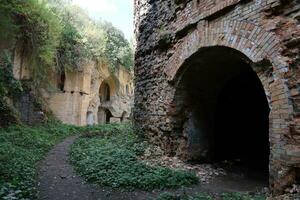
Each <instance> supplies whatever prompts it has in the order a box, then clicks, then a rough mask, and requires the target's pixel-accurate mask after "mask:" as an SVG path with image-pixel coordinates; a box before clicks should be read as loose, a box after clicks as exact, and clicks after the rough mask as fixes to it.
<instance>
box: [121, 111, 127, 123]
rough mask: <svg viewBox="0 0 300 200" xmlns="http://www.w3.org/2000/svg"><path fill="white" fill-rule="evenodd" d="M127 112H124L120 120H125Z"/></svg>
mask: <svg viewBox="0 0 300 200" xmlns="http://www.w3.org/2000/svg"><path fill="white" fill-rule="evenodd" d="M126 114H127V112H123V113H122V116H121V119H120V121H121V122H124V120H125V118H126Z"/></svg>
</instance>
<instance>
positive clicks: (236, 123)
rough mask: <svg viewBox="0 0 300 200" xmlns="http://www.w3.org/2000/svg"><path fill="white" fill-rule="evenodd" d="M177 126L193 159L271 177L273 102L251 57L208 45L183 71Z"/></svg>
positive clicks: (177, 91)
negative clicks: (224, 163) (232, 165)
mask: <svg viewBox="0 0 300 200" xmlns="http://www.w3.org/2000/svg"><path fill="white" fill-rule="evenodd" d="M180 70H181V71H179V77H178V82H177V90H176V95H175V99H176V106H177V113H178V114H177V115H176V117H177V120H176V121H177V122H179V123H177V124H179V127H177V130H178V131H180V132H181V133H183V135H184V136H185V137H186V138H187V158H188V159H189V160H190V161H193V162H200V163H207V162H209V163H212V162H213V163H215V162H222V161H233V162H236V163H238V164H239V165H242V166H246V167H247V168H251V169H254V170H258V171H259V172H262V173H263V174H264V175H266V176H265V177H266V179H268V178H267V177H268V165H269V153H270V150H269V148H270V145H269V112H270V109H269V104H268V101H267V97H266V95H265V91H264V88H263V85H262V83H261V81H260V79H259V77H258V76H257V74H256V73H255V72H254V71H253V69H252V67H251V63H250V62H249V61H248V59H247V58H246V57H245V56H244V55H243V54H241V53H240V52H237V51H236V50H233V49H230V48H225V47H213V48H207V49H205V50H204V51H201V52H198V53H197V54H195V55H193V56H192V57H191V58H190V59H189V60H188V61H187V62H186V63H185V65H184V66H183V67H182V69H180Z"/></svg>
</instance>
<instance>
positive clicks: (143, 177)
mask: <svg viewBox="0 0 300 200" xmlns="http://www.w3.org/2000/svg"><path fill="white" fill-rule="evenodd" d="M146 146H147V144H146V142H144V141H142V140H141V139H139V138H138V136H137V135H135V134H134V133H133V131H132V128H131V126H130V125H129V124H121V125H106V126H104V127H103V128H102V129H101V131H100V132H99V133H96V134H89V135H88V136H85V137H81V138H79V139H77V141H76V142H75V143H74V144H73V145H72V148H71V162H72V163H73V165H74V166H75V169H76V171H77V172H78V173H79V174H80V175H82V176H83V177H84V178H85V179H86V180H87V181H89V182H92V183H97V184H99V185H101V186H110V187H113V188H119V189H126V190H134V189H142V190H152V189H156V188H157V189H163V188H176V187H179V186H183V185H191V184H195V183H198V178H197V177H196V175H195V174H194V173H191V172H187V171H180V170H171V169H168V168H165V167H151V166H148V165H146V164H144V163H143V162H142V161H141V160H139V159H138V157H139V155H141V154H143V151H144V149H145V147H146Z"/></svg>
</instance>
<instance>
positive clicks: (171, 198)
mask: <svg viewBox="0 0 300 200" xmlns="http://www.w3.org/2000/svg"><path fill="white" fill-rule="evenodd" d="M214 199H215V198H214V197H212V196H210V195H209V194H204V193H198V194H196V195H194V196H190V195H181V196H178V195H174V194H171V193H168V192H165V193H162V194H160V195H159V197H158V198H157V199H156V200H214ZM218 199H220V200H265V199H266V198H265V197H263V196H260V195H247V194H241V193H236V192H233V193H223V194H221V195H220V197H219V198H218Z"/></svg>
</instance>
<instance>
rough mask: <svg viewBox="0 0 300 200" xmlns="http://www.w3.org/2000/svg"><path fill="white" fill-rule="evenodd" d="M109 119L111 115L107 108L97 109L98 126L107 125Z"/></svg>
mask: <svg viewBox="0 0 300 200" xmlns="http://www.w3.org/2000/svg"><path fill="white" fill-rule="evenodd" d="M111 117H112V114H111V112H110V111H109V110H108V109H107V108H101V107H99V109H98V124H109V123H110V118H111Z"/></svg>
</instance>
